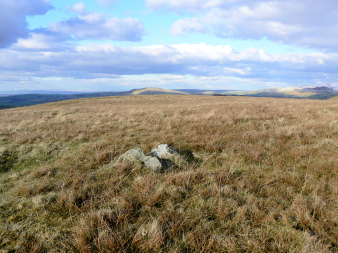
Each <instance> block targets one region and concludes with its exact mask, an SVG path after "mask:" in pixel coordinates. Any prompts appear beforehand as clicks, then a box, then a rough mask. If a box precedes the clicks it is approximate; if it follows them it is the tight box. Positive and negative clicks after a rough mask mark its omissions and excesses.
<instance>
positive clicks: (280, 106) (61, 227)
mask: <svg viewBox="0 0 338 253" xmlns="http://www.w3.org/2000/svg"><path fill="white" fill-rule="evenodd" d="M0 118H1V121H0V147H1V149H2V150H7V153H8V154H9V153H10V154H14V155H13V156H12V157H15V161H14V163H13V159H14V158H13V159H12V158H11V159H12V160H11V163H7V164H6V166H7V167H6V171H3V172H1V173H0V248H1V249H4V250H5V252H6V251H8V252H11V251H17V252H58V251H68V252H247V251H249V252H337V251H338V179H337V175H338V166H337V165H338V155H337V154H338V102H337V101H336V100H327V101H316V100H295V99H294V100H292V99H273V98H248V97H245V98H244V97H208V96H177V95H175V96H170V95H166V96H133V97H112V98H95V99H80V100H72V101H64V102H58V103H50V104H44V105H38V106H32V107H23V108H16V109H8V110H1V111H0ZM160 143H168V144H169V145H172V146H173V147H175V148H176V149H190V150H192V151H193V153H194V155H195V157H196V159H195V160H194V161H192V162H191V163H190V164H189V165H188V166H185V167H183V168H176V169H174V170H172V171H169V172H167V173H155V172H151V171H147V170H146V169H145V168H142V166H140V165H129V164H123V163H116V160H117V157H118V156H119V155H120V154H122V153H123V152H125V151H126V150H128V149H130V148H134V147H140V148H142V149H144V150H145V152H146V153H148V152H150V151H151V149H152V148H154V147H156V146H157V145H158V144H160ZM0 151H1V150H0ZM6 159H7V158H6ZM8 159H9V158H8ZM8 159H7V160H8ZM3 160H4V161H5V159H3ZM7 160H6V161H7Z"/></svg>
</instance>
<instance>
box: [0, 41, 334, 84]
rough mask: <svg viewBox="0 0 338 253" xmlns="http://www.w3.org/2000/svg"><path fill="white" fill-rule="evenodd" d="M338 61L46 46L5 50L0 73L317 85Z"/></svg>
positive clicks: (216, 50)
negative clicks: (186, 77) (201, 78)
mask: <svg viewBox="0 0 338 253" xmlns="http://www.w3.org/2000/svg"><path fill="white" fill-rule="evenodd" d="M35 39H37V38H35ZM43 45H44V44H43ZM26 47H28V46H26ZM337 57H338V54H334V53H315V54H269V53H267V52H266V51H264V50H259V49H256V48H249V49H246V50H242V51H236V50H235V49H234V48H233V47H231V46H212V45H207V44H205V43H201V44H179V45H171V46H164V45H154V46H143V47H117V46H114V45H112V44H86V45H81V46H77V47H75V48H71V47H69V48H68V49H67V50H64V51H54V52H51V51H49V50H48V49H46V48H43V47H42V48H41V50H40V51H39V50H36V51H27V52H26V51H24V50H22V49H21V50H20V51H16V50H14V48H13V49H12V50H5V51H2V52H0V66H1V67H0V71H1V73H2V74H3V75H4V76H6V75H7V76H22V77H28V76H35V77H63V78H66V77H67V78H68V77H70V78H79V79H95V78H113V77H114V78H115V77H116V76H122V75H145V74H169V75H192V76H196V77H198V76H205V77H217V76H218V77H222V76H223V77H226V76H228V77H229V76H232V77H241V78H244V77H245V78H248V79H256V80H261V82H277V81H279V82H286V81H290V82H299V80H302V82H304V80H305V81H309V82H310V83H313V81H314V80H318V79H320V78H325V80H328V81H329V80H331V81H332V80H334V79H335V78H337V77H338V75H337V73H336V69H337V68H338V64H337V62H336V59H337Z"/></svg>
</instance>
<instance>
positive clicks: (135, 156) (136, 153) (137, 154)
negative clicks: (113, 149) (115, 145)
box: [117, 148, 146, 163]
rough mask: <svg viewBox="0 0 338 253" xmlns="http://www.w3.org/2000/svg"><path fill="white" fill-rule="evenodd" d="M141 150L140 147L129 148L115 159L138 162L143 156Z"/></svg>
mask: <svg viewBox="0 0 338 253" xmlns="http://www.w3.org/2000/svg"><path fill="white" fill-rule="evenodd" d="M145 156H146V155H145V154H144V152H143V150H142V149H140V148H134V149H130V150H128V151H127V152H125V153H123V154H122V155H120V156H119V158H118V159H117V161H123V162H129V163H139V162H142V161H143V159H144V157H145Z"/></svg>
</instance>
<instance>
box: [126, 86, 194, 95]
mask: <svg viewBox="0 0 338 253" xmlns="http://www.w3.org/2000/svg"><path fill="white" fill-rule="evenodd" d="M130 92H131V95H162V94H172V95H188V94H189V93H188V92H183V91H179V90H167V89H161V88H144V89H135V90H131V91H130Z"/></svg>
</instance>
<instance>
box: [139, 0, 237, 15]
mask: <svg viewBox="0 0 338 253" xmlns="http://www.w3.org/2000/svg"><path fill="white" fill-rule="evenodd" d="M235 1H236V0H185V1H182V0H146V1H145V4H146V5H147V6H148V8H150V9H154V10H158V9H161V8H167V9H170V10H173V11H178V12H181V11H185V10H205V9H212V8H215V7H220V6H224V5H225V4H227V2H235Z"/></svg>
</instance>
